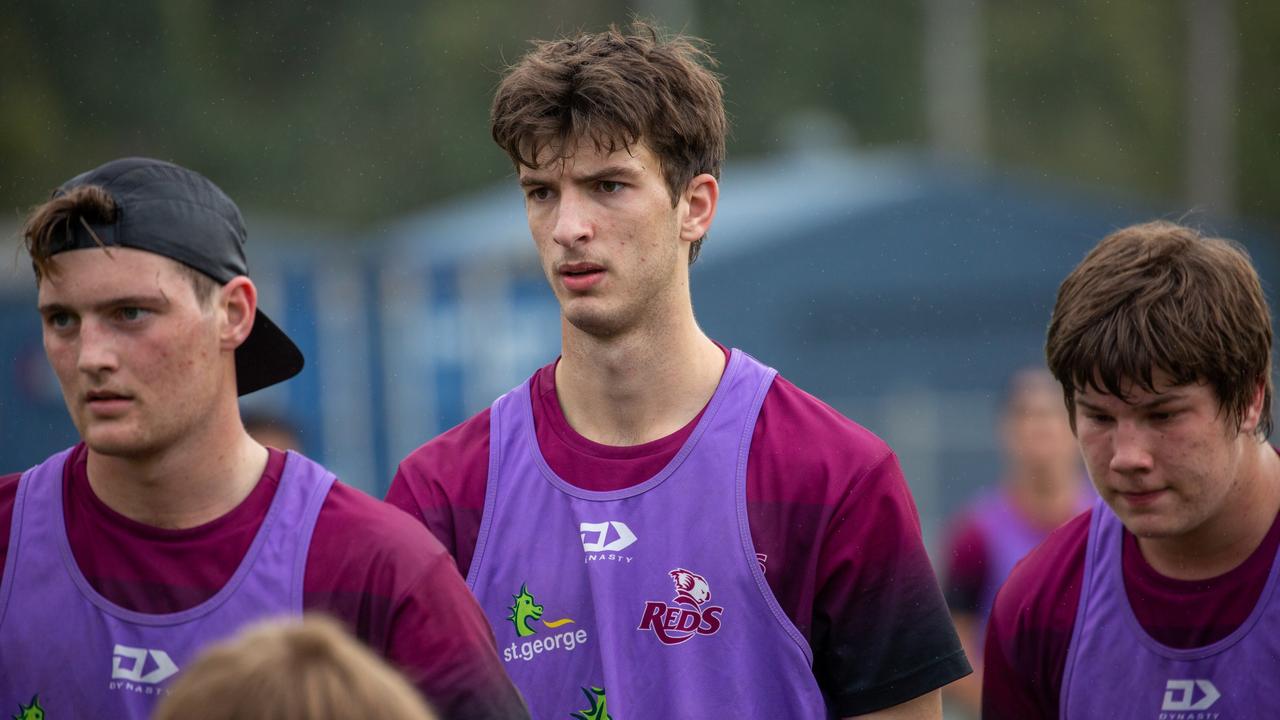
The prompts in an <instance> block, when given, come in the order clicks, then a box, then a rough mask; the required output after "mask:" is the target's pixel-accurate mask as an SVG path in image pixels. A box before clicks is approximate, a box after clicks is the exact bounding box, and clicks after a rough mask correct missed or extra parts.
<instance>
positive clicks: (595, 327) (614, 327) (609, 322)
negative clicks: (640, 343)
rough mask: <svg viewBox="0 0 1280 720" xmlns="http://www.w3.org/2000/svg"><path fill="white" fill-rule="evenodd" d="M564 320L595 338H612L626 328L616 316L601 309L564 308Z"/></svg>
mask: <svg viewBox="0 0 1280 720" xmlns="http://www.w3.org/2000/svg"><path fill="white" fill-rule="evenodd" d="M561 312H563V313H564V319H565V320H566V321H568V323H569V324H570V325H572V326H574V327H575V328H577V329H578V330H580V331H582V332H584V333H586V334H587V335H591V336H593V337H612V336H614V335H618V334H619V333H621V332H622V330H623V329H624V328H625V327H626V323H624V322H622V321H621V319H620V318H618V317H617V315H616V314H613V313H608V312H604V311H602V310H601V309H600V308H584V307H567V306H566V307H564V308H563V309H562V310H561Z"/></svg>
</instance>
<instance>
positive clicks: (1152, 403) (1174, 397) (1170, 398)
mask: <svg viewBox="0 0 1280 720" xmlns="http://www.w3.org/2000/svg"><path fill="white" fill-rule="evenodd" d="M1172 392H1173V394H1169V395H1161V396H1160V397H1158V398H1155V399H1154V400H1148V401H1147V402H1144V403H1133V404H1131V405H1130V407H1136V408H1139V409H1141V410H1152V409H1155V408H1159V407H1164V406H1165V405H1170V404H1172V403H1176V402H1180V401H1183V400H1186V399H1187V396H1186V394H1185V393H1180V392H1178V391H1176V390H1174V391H1172ZM1076 406H1077V407H1081V408H1084V409H1085V410H1089V411H1092V412H1098V413H1104V414H1105V413H1107V412H1109V411H1108V410H1107V409H1106V408H1104V407H1102V406H1101V405H1096V404H1094V403H1091V402H1089V401H1088V400H1081V399H1080V398H1079V397H1077V398H1076Z"/></svg>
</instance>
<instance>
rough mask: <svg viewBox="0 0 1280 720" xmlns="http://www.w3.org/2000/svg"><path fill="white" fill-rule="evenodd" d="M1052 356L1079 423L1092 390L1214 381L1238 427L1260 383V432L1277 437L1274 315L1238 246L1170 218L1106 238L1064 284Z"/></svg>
mask: <svg viewBox="0 0 1280 720" xmlns="http://www.w3.org/2000/svg"><path fill="white" fill-rule="evenodd" d="M1045 354H1046V356H1047V358H1048V362H1049V369H1050V371H1052V372H1053V375H1054V377H1056V378H1057V379H1058V381H1059V382H1060V383H1062V388H1063V393H1064V397H1065V399H1066V403H1067V409H1068V410H1069V411H1070V415H1071V423H1072V427H1073V428H1074V427H1075V394H1076V392H1077V391H1079V390H1080V389H1082V388H1084V387H1086V386H1088V387H1090V388H1092V389H1094V390H1096V391H1098V392H1104V391H1105V392H1107V393H1108V394H1111V395H1115V396H1117V397H1123V396H1124V395H1123V392H1122V385H1123V384H1127V383H1137V384H1138V385H1139V386H1140V387H1142V388H1143V389H1144V390H1146V391H1148V392H1153V391H1154V390H1155V387H1154V383H1153V380H1152V377H1153V373H1154V371H1155V370H1157V369H1159V370H1161V371H1163V372H1165V373H1167V374H1168V375H1169V376H1170V378H1171V379H1172V380H1173V382H1174V383H1175V384H1178V385H1182V384H1187V383H1193V382H1201V381H1202V382H1206V383H1208V385H1209V386H1210V387H1212V388H1213V390H1214V392H1215V393H1216V394H1217V397H1218V402H1219V404H1220V409H1221V411H1222V412H1226V413H1227V414H1228V416H1229V417H1230V418H1231V420H1232V421H1233V422H1234V423H1235V426H1236V427H1237V428H1239V427H1240V424H1241V423H1242V422H1243V420H1244V414H1245V412H1246V411H1247V410H1248V407H1249V403H1250V402H1251V401H1252V400H1253V394H1254V392H1255V391H1256V390H1257V387H1258V384H1259V383H1262V386H1263V405H1262V418H1261V420H1260V422H1259V424H1258V428H1257V431H1258V434H1259V435H1260V436H1262V437H1266V436H1268V435H1270V434H1271V392H1272V385H1271V313H1270V311H1269V310H1268V308H1267V301H1266V298H1265V297H1264V296H1263V293H1262V285H1261V283H1260V282H1259V280H1258V273H1257V272H1256V271H1255V270H1254V268H1253V264H1252V263H1251V262H1250V260H1249V255H1248V253H1247V252H1246V251H1245V250H1244V248H1242V247H1241V246H1240V245H1239V244H1237V243H1235V242H1233V241H1231V240H1226V239H1222V238H1210V237H1205V236H1203V235H1201V234H1200V232H1198V231H1197V230H1194V229H1192V228H1188V227H1184V226H1182V225H1177V224H1175V223H1171V222H1166V221H1156V222H1149V223H1145V224H1141V225H1133V226H1130V227H1127V228H1124V229H1122V230H1118V231H1116V232H1114V233H1112V234H1110V235H1108V236H1107V237H1106V238H1105V239H1103V240H1102V242H1100V243H1098V245H1097V247H1095V248H1094V249H1093V250H1091V251H1090V252H1089V254H1088V255H1086V256H1085V258H1084V260H1083V261H1082V262H1081V263H1080V264H1079V265H1078V266H1077V267H1076V269H1075V270H1072V271H1071V274H1070V275H1068V276H1067V278H1066V280H1063V282H1062V286H1061V287H1059V288H1058V300H1057V303H1056V304H1055V305H1054V308H1053V317H1052V319H1051V320H1050V322H1049V333H1048V339H1047V342H1046V344H1045Z"/></svg>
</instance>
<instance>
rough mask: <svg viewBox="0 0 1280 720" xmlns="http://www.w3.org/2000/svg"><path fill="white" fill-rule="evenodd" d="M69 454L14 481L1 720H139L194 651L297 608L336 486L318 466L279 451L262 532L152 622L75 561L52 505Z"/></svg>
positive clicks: (2, 602) (0, 645)
mask: <svg viewBox="0 0 1280 720" xmlns="http://www.w3.org/2000/svg"><path fill="white" fill-rule="evenodd" d="M70 454H71V450H66V451H63V452H61V453H58V454H57V455H54V456H53V457H51V458H49V459H48V460H46V461H45V462H44V463H42V464H40V465H38V466H36V467H35V468H32V469H31V470H28V471H27V472H26V473H25V474H24V475H23V476H22V478H21V479H20V480H19V482H18V493H17V498H16V501H15V503H14V508H13V526H12V529H11V531H10V537H9V553H8V557H7V559H6V560H5V566H4V577H3V579H2V580H0V717H6V715H5V713H9V714H10V715H14V716H15V717H19V718H23V719H24V720H26V719H27V718H35V717H44V718H48V720H62V719H63V718H90V719H91V718H102V719H103V720H106V719H107V718H111V719H113V720H114V719H117V718H135V719H136V720H145V719H146V718H147V717H149V716H150V715H151V711H152V710H153V708H154V706H155V704H156V702H157V701H158V698H159V697H160V696H162V695H164V694H165V693H166V692H168V690H167V688H168V686H169V684H170V683H171V682H172V681H173V679H174V677H175V676H176V675H177V674H178V673H179V671H180V670H181V669H182V668H183V667H184V666H186V665H187V664H188V663H189V662H191V661H192V660H193V659H195V657H196V655H197V654H198V653H199V651H200V650H201V649H202V648H204V647H205V646H207V645H209V644H210V643H213V642H216V641H218V640H222V639H224V638H226V637H228V636H230V635H232V634H233V633H235V631H236V630H237V629H239V628H240V627H241V626H243V625H244V624H246V623H248V622H251V621H254V620H259V619H265V618H268V617H273V616H279V615H297V614H300V613H301V612H302V576H303V572H304V570H305V567H306V559H307V549H308V547H309V546H310V543H311V531H312V530H313V529H314V527H315V522H316V517H317V516H318V515H319V513H320V506H321V505H322V504H323V503H324V498H325V496H326V495H327V494H328V492H329V488H330V486H331V485H332V484H333V480H334V477H333V475H332V474H330V473H329V472H328V471H326V470H325V469H324V468H322V467H320V466H319V465H317V464H315V463H314V462H312V461H310V460H308V459H306V458H304V457H302V456H301V455H297V454H295V453H289V455H288V457H287V458H286V459H285V467H284V472H283V473H282V474H281V477H280V486H279V488H278V489H277V490H276V493H275V497H274V498H272V501H271V506H270V508H269V509H268V510H267V514H266V517H265V518H264V519H263V521H262V526H261V527H260V528H259V529H258V533H257V536H256V537H255V538H254V540H253V543H252V544H251V545H250V546H249V550H248V552H246V553H245V556H244V559H243V560H241V562H240V566H239V568H238V569H237V570H236V572H235V574H234V575H232V576H231V579H230V580H229V581H228V582H227V584H226V585H225V586H223V588H222V589H221V590H219V591H218V592H217V593H216V594H214V596H213V597H211V598H209V599H208V600H206V601H205V602H203V603H200V604H199V605H197V606H195V607H193V608H190V609H188V610H184V611H182V612H177V613H170V614H163V615H156V614H149V613H138V612H133V611H131V610H126V609H124V608H122V607H120V606H118V605H116V604H114V603H112V602H111V601H109V600H107V599H106V598H105V597H103V596H102V595H100V594H99V593H98V592H97V591H96V590H94V589H93V587H92V586H91V585H90V584H89V582H88V580H86V579H85V577H84V575H83V574H82V573H81V572H80V568H79V567H78V566H77V565H76V561H75V558H74V557H73V556H72V554H71V545H70V543H69V542H68V540H67V531H66V527H65V523H64V515H63V508H62V484H63V483H62V477H63V465H64V464H65V463H66V461H67V458H68V457H69V456H70ZM37 711H39V713H37ZM15 713H16V714H15Z"/></svg>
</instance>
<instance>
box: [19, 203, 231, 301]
mask: <svg viewBox="0 0 1280 720" xmlns="http://www.w3.org/2000/svg"><path fill="white" fill-rule="evenodd" d="M118 212H119V211H118V210H117V208H116V202H115V199H114V198H112V197H111V193H109V192H107V190H106V189H105V188H103V187H101V186H98V185H79V186H76V187H73V188H71V189H70V190H68V191H67V192H66V193H63V194H61V195H59V196H57V197H55V198H53V199H51V200H49V201H47V202H45V203H43V204H41V205H37V206H36V207H35V208H34V209H33V210H32V211H31V212H30V213H29V214H28V215H27V221H26V223H25V224H24V226H23V228H22V238H23V243H24V244H25V246H26V249H27V254H28V255H30V256H31V266H32V270H34V271H35V274H36V281H37V282H39V281H40V280H41V279H42V278H44V277H45V276H47V275H49V274H51V273H54V272H56V268H55V263H54V262H53V248H54V247H55V246H56V245H57V233H69V232H71V229H72V227H73V226H74V225H75V224H77V223H78V224H82V225H84V227H85V229H86V230H88V231H89V234H90V235H92V236H93V238H94V239H95V240H97V241H98V243H99V244H101V242H102V241H101V240H99V239H98V236H97V235H96V234H95V233H94V232H93V230H92V229H91V228H90V227H89V226H90V225H104V224H109V223H113V222H115V221H116V217H117V213H118ZM104 247H105V246H104ZM174 262H175V263H177V265H178V267H180V268H181V269H182V271H183V274H184V275H186V276H187V277H188V279H189V280H190V281H191V289H192V290H193V291H194V292H195V295H196V299H197V300H199V301H200V303H201V304H202V305H203V304H207V303H208V302H209V300H210V299H212V298H213V294H214V292H215V291H216V290H217V289H218V282H217V281H216V280H214V279H213V278H211V277H209V276H208V275H205V274H204V273H202V272H200V271H199V270H196V269H195V268H193V267H189V266H187V265H183V264H182V263H179V262H177V261H176V260H175V261H174Z"/></svg>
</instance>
